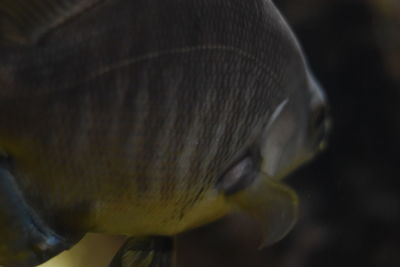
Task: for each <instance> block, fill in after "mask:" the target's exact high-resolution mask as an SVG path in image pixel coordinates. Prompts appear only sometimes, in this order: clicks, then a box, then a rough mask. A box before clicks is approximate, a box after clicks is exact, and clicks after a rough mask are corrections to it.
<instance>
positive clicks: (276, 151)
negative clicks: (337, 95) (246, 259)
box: [221, 73, 330, 247]
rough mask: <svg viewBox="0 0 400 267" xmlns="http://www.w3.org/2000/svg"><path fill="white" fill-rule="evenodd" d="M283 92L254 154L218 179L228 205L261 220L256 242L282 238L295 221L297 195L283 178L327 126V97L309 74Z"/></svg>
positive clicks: (318, 143)
mask: <svg viewBox="0 0 400 267" xmlns="http://www.w3.org/2000/svg"><path fill="white" fill-rule="evenodd" d="M288 96H289V97H288V98H286V99H284V100H283V101H282V102H281V103H280V104H278V105H277V107H276V108H275V109H274V111H273V112H272V114H271V116H270V118H269V121H268V123H267V124H266V127H265V129H264V131H263V134H262V137H261V141H260V143H259V144H257V148H256V150H257V151H258V153H256V154H257V156H256V157H255V156H254V155H253V156H251V155H250V156H246V157H245V158H244V159H243V160H241V161H239V163H237V164H236V165H235V166H234V167H233V168H232V169H230V170H229V171H228V172H227V174H226V175H225V176H224V177H223V179H222V180H221V181H222V182H221V184H223V186H222V188H224V189H223V190H224V191H225V192H227V199H228V201H229V202H230V203H231V204H232V206H234V207H235V208H237V209H238V210H239V211H240V212H242V213H244V214H247V215H250V217H253V218H254V219H255V222H256V223H257V224H258V225H259V226H260V230H261V233H262V239H261V244H260V247H264V246H266V245H271V244H273V243H275V242H277V241H279V240H281V239H282V238H284V237H285V236H286V235H287V234H288V232H289V231H290V230H291V229H292V228H293V226H294V225H295V223H296V222H297V219H298V213H299V200H298V196H297V194H296V192H295V191H294V190H293V189H291V188H290V187H288V186H287V185H285V184H284V183H283V181H282V179H283V178H284V177H286V176H288V174H290V173H291V172H293V171H294V170H295V169H297V168H298V167H300V166H301V165H303V164H304V163H306V162H308V161H309V160H310V159H312V158H313V157H314V156H315V155H316V154H318V152H319V151H321V150H322V149H323V148H324V147H325V146H326V142H327V134H328V132H329V128H330V119H329V116H328V111H327V110H328V104H327V101H326V97H325V95H324V92H323V90H322V88H321V87H320V85H319V84H318V82H317V81H316V80H315V79H314V78H313V77H312V76H311V74H308V73H307V76H306V79H304V82H297V83H296V84H295V86H294V87H293V88H292V89H291V90H290V94H288ZM233 181H234V182H233ZM238 188H240V190H238Z"/></svg>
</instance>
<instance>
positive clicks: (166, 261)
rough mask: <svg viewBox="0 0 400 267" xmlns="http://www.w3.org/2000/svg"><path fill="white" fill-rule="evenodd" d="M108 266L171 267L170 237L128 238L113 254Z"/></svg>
mask: <svg viewBox="0 0 400 267" xmlns="http://www.w3.org/2000/svg"><path fill="white" fill-rule="evenodd" d="M110 267H172V239H171V238H169V237H148V238H134V237H132V238H129V239H128V240H127V241H126V242H125V244H124V245H123V246H122V247H121V249H120V250H119V251H118V252H117V254H116V255H115V256H114V258H113V260H112V262H111V264H110Z"/></svg>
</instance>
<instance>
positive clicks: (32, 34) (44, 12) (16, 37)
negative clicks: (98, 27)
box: [0, 0, 101, 45]
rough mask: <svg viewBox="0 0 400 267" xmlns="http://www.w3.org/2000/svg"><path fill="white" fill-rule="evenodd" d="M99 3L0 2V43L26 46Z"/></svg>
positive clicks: (73, 0) (92, 0)
mask: <svg viewBox="0 0 400 267" xmlns="http://www.w3.org/2000/svg"><path fill="white" fill-rule="evenodd" d="M100 1H101V0H0V42H1V43H6V44H19V45H29V44H33V43H35V42H37V41H38V40H39V39H40V37H42V36H43V35H44V34H46V33H47V32H48V31H49V30H51V29H53V28H55V27H56V26H58V25H59V24H61V23H63V22H65V21H66V20H68V19H70V18H71V17H73V16H74V15H77V14H79V13H81V12H82V11H84V10H86V9H87V8H89V7H91V6H93V5H94V4H96V3H97V2H100Z"/></svg>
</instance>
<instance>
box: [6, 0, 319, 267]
mask: <svg viewBox="0 0 400 267" xmlns="http://www.w3.org/2000/svg"><path fill="white" fill-rule="evenodd" d="M6 2H7V1H6ZM37 2H40V1H38V0H37ZM43 2H46V1H43ZM55 2H70V5H71V6H72V7H76V6H77V7H78V8H75V9H71V8H65V9H66V10H69V11H70V12H67V11H65V14H64V13H62V14H64V16H65V18H64V19H54V18H57V17H58V16H60V15H57V14H53V15H52V16H51V15H49V16H47V17H46V18H47V19H48V20H49V22H48V24H46V23H45V22H43V23H42V24H38V25H39V26H38V27H37V28H34V27H33V26H32V27H33V28H27V29H26V30H25V28H23V27H22V26H21V27H16V28H18V29H23V30H20V31H17V30H15V31H14V34H9V32H10V31H11V30H10V31H7V32H6V33H7V34H6V33H3V34H2V33H1V29H2V28H1V27H0V40H3V43H2V44H0V149H1V151H2V154H4V158H5V159H7V162H10V164H9V165H10V167H9V169H10V173H11V174H12V175H13V177H15V183H16V187H17V188H18V190H19V191H20V192H21V195H23V197H21V199H22V198H23V199H24V201H26V203H27V205H28V206H29V207H30V208H31V209H32V210H34V211H35V213H37V216H38V217H40V218H41V220H43V221H44V222H45V224H46V225H48V226H49V227H50V228H51V229H54V232H56V233H58V234H60V236H66V239H68V238H67V237H68V234H70V233H75V234H80V233H84V232H88V231H94V232H109V233H120V234H127V235H131V236H147V235H163V236H164V235H167V236H170V235H175V234H177V233H180V232H182V231H185V230H188V229H190V228H193V227H196V226H199V225H202V224H205V223H208V222H211V221H214V220H216V219H218V218H221V217H223V216H224V215H226V214H228V213H229V212H232V211H234V210H235V209H237V207H244V206H246V205H245V204H243V205H241V204H238V205H235V204H232V203H242V200H241V199H242V198H244V199H245V200H244V202H243V203H247V200H246V199H247V198H248V197H247V196H246V194H242V196H240V197H238V200H237V199H235V196H237V194H240V192H242V191H243V192H247V191H246V188H247V187H248V185H249V184H253V180H257V179H256V178H254V177H253V178H252V179H250V180H249V182H248V183H246V186H239V187H238V188H237V189H232V188H234V187H232V186H231V183H233V184H236V180H235V179H236V178H231V177H237V176H238V175H239V174H241V173H243V170H247V169H249V168H251V169H252V172H251V173H257V175H258V174H259V173H264V174H268V176H269V177H274V178H276V180H277V181H278V180H279V179H280V178H281V177H284V176H285V175H286V174H287V173H288V172H289V171H290V170H292V169H293V168H295V167H296V166H298V165H300V164H302V163H303V162H304V161H306V160H308V159H309V158H311V157H312V156H313V155H314V154H315V151H317V150H318V146H319V144H320V143H321V142H322V139H323V138H322V137H320V136H317V135H318V134H320V132H321V131H325V130H324V129H325V128H326V127H325V125H324V118H323V119H322V120H323V121H322V123H320V124H321V125H322V126H321V125H314V124H315V120H314V119H313V116H314V115H313V114H314V113H318V112H319V111H318V110H320V109H324V108H325V97H324V95H323V93H322V91H321V89H320V88H319V86H318V85H317V83H316V82H315V80H314V78H313V77H312V75H311V73H310V71H309V68H308V66H307V63H306V61H305V59H304V56H303V53H302V51H301V48H300V46H299V44H298V42H297V41H296V39H295V37H294V35H293V34H292V32H291V30H290V29H289V27H288V25H287V24H286V22H285V21H284V20H283V18H282V17H281V15H280V14H279V12H278V11H277V9H276V8H275V6H274V5H273V4H272V2H271V1H268V0H265V1H264V0H251V1H239V0H202V1H198V0H186V1H180V0H170V1H161V0H135V1H130V0H105V1H98V2H96V1H88V3H89V2H90V5H89V4H88V5H84V8H82V10H81V11H79V10H80V9H79V4H76V3H75V2H74V1H65V0H64V1H55ZM83 2H85V1H83ZM19 4H20V5H21V6H23V5H25V4H26V3H25V2H23V1H20V3H19ZM0 5H1V4H0ZM66 6H68V5H66ZM3 8H7V7H3ZM13 8H18V7H13ZM0 10H1V8H0ZM33 10H34V8H33ZM46 10H47V9H46V8H43V9H41V10H40V12H39V11H38V13H37V15H38V16H40V15H41V14H43V13H46V12H49V13H51V12H52V11H49V10H47V11H46ZM71 10H73V12H72V11H71ZM74 10H75V11H74ZM21 12H22V11H21ZM74 12H75V13H74ZM17 15H18V13H17ZM17 15H16V16H17ZM4 21H6V20H5V19H4ZM4 21H2V20H1V19H0V25H1V22H3V25H6V26H7V25H9V24H12V22H13V20H10V21H11V22H10V21H7V23H8V24H7V23H5V22H4ZM44 21H46V19H44ZM18 25H19V24H18ZM46 25H51V27H50V26H48V27H47V26H46ZM19 26H20V25H19ZM3 28H4V27H3ZM12 29H13V28H12ZM11 32H12V31H11ZM29 33H32V34H31V35H30V34H29ZM33 33H34V34H33ZM314 128H317V129H314ZM320 128H323V129H322V130H321V129H320ZM317 133H318V134H317ZM248 159H249V160H248ZM241 162H244V163H241ZM235 166H239V167H235ZM249 166H250V167H249ZM230 170H234V171H230ZM257 175H255V176H257ZM239 176H240V175H239ZM224 177H228V178H224ZM240 177H242V176H240ZM240 177H239V178H238V179H239V180H241V179H242V178H240ZM257 177H258V176H257ZM231 180H232V181H231ZM258 180H261V179H258ZM239 184H240V183H239ZM268 188H269V187H268ZM230 189H232V190H231V191H233V192H232V193H229V194H228V193H226V192H228V191H229V190H230ZM254 194H259V193H254ZM249 195H251V194H249ZM230 199H234V200H233V202H232V201H231V200H230ZM235 201H236V202H235ZM0 218H1V217H0ZM278 224H279V223H278ZM3 258H6V257H5V256H3ZM0 259H2V255H1V249H0ZM0 263H1V262H0ZM6 266H7V265H6ZM10 266H11V265H10Z"/></svg>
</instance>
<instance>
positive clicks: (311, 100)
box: [260, 72, 331, 179]
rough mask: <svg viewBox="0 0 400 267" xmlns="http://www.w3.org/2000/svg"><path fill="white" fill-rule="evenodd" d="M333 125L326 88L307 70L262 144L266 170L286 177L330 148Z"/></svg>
mask: <svg viewBox="0 0 400 267" xmlns="http://www.w3.org/2000/svg"><path fill="white" fill-rule="evenodd" d="M330 125H331V120H330V118H329V115H328V104H327V100H326V96H325V94H324V91H323V90H322V88H321V86H320V85H319V83H318V82H317V81H316V79H315V78H314V77H313V76H312V75H311V74H309V73H308V72H307V74H306V78H305V79H304V82H299V83H296V85H295V88H292V90H291V94H290V95H289V97H288V98H286V99H284V100H283V101H282V102H281V103H280V104H279V105H278V106H277V107H276V108H275V110H274V111H273V112H272V115H271V116H270V119H269V122H268V124H267V126H266V128H265V130H264V133H263V136H262V141H261V145H260V154H261V170H262V172H263V173H265V174H266V175H268V176H270V177H274V178H275V179H282V178H284V177H286V176H287V175H288V174H289V173H291V172H292V171H293V170H295V169H296V168H298V167H299V166H301V165H303V163H305V162H307V161H309V160H310V159H312V158H313V157H314V156H315V155H316V154H318V152H320V151H322V150H323V149H324V148H325V147H326V144H327V136H328V133H329V129H330Z"/></svg>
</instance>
